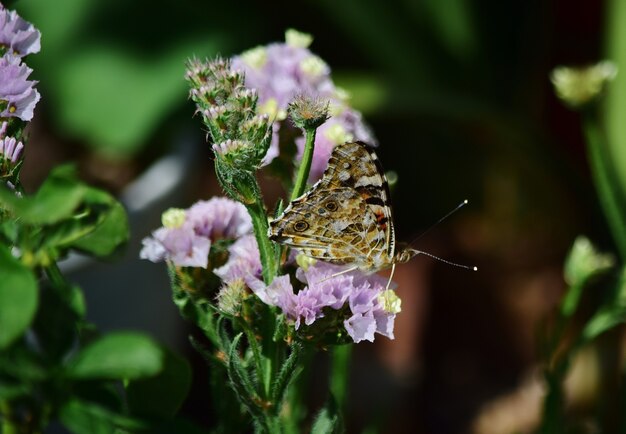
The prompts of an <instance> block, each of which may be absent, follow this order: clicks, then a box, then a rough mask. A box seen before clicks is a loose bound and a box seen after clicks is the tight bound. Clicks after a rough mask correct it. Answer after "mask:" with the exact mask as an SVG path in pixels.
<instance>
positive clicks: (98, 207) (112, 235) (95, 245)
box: [72, 188, 129, 257]
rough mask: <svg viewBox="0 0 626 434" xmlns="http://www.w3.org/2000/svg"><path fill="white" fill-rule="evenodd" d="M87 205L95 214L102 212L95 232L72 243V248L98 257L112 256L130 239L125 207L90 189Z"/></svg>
mask: <svg viewBox="0 0 626 434" xmlns="http://www.w3.org/2000/svg"><path fill="white" fill-rule="evenodd" d="M85 199H86V203H87V206H89V207H90V208H91V209H92V210H93V211H94V212H98V211H99V212H100V216H99V219H98V224H97V225H96V227H95V228H94V230H93V231H91V232H89V233H88V234H87V235H85V236H83V237H81V238H80V239H78V240H77V241H75V242H73V243H72V247H74V248H76V249H79V250H82V251H84V252H88V253H91V254H93V255H95V256H98V257H105V256H108V255H111V254H112V253H114V252H115V251H116V249H118V248H119V247H120V246H121V245H123V244H124V243H125V242H126V241H127V240H128V237H129V226H128V217H127V215H126V210H124V207H123V206H122V205H121V204H120V203H119V202H118V201H117V200H115V199H114V198H113V197H112V196H111V195H109V194H108V193H106V192H104V191H101V190H97V189H95V188H90V189H89V191H88V192H87V195H86V198H85Z"/></svg>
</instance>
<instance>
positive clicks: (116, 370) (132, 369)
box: [66, 332, 164, 380]
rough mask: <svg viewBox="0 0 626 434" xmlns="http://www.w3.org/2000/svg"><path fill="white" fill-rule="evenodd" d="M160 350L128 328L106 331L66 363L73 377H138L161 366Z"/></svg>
mask: <svg viewBox="0 0 626 434" xmlns="http://www.w3.org/2000/svg"><path fill="white" fill-rule="evenodd" d="M163 358H164V354H163V350H162V349H161V348H160V347H159V346H158V345H157V344H156V343H155V342H154V341H153V340H152V339H151V338H149V337H147V336H145V335H142V334H139V333H130V332H118V333H111V334H109V335H106V336H104V337H102V338H100V339H99V340H97V341H95V342H93V343H92V344H90V345H88V346H87V347H85V348H84V349H83V350H81V351H80V352H79V353H78V354H77V355H76V356H75V357H74V359H72V361H71V362H70V363H69V364H68V367H67V370H66V374H67V376H68V377H71V378H74V379H93V378H107V379H120V380H122V379H137V378H145V377H150V376H153V375H156V374H158V373H159V372H161V370H162V369H163Z"/></svg>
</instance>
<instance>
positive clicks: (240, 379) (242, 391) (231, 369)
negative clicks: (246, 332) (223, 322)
mask: <svg viewBox="0 0 626 434" xmlns="http://www.w3.org/2000/svg"><path fill="white" fill-rule="evenodd" d="M241 336H242V333H239V334H238V335H237V336H235V338H234V339H233V342H232V344H231V346H230V351H229V354H228V366H227V370H228V378H229V379H230V384H231V387H232V388H233V390H234V391H235V394H236V395H237V398H238V399H239V402H240V403H241V404H242V405H243V406H244V407H246V409H247V410H248V413H250V415H251V416H252V417H253V419H254V420H255V422H256V423H257V424H259V425H261V426H265V425H266V423H265V419H264V416H263V411H262V410H261V409H260V408H259V406H258V405H257V402H258V400H259V397H258V396H257V393H256V391H255V388H254V385H253V384H252V381H251V379H250V376H249V375H248V372H247V371H246V369H245V368H244V366H243V364H242V362H241V359H240V358H239V353H238V351H237V347H238V345H239V340H240V339H241Z"/></svg>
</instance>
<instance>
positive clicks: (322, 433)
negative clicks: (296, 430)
mask: <svg viewBox="0 0 626 434" xmlns="http://www.w3.org/2000/svg"><path fill="white" fill-rule="evenodd" d="M344 430H345V429H344V426H343V420H342V418H341V414H340V413H339V409H338V408H337V403H336V402H335V400H334V399H333V397H332V396H331V397H330V398H329V399H328V400H327V401H326V403H325V404H324V407H323V408H322V409H321V410H320V411H319V413H317V415H316V416H315V420H314V421H313V426H312V428H311V434H341V433H343V432H344Z"/></svg>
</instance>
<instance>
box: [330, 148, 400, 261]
mask: <svg viewBox="0 0 626 434" xmlns="http://www.w3.org/2000/svg"><path fill="white" fill-rule="evenodd" d="M319 183H320V185H321V186H322V187H324V188H337V187H344V188H352V189H354V190H355V191H356V192H357V193H358V194H359V195H360V196H361V197H362V198H363V200H364V201H365V203H366V204H367V205H368V206H369V209H370V210H371V211H372V212H373V213H374V215H375V216H376V221H377V222H378V226H379V230H381V231H383V232H384V233H385V245H386V246H387V253H386V255H387V257H388V258H389V259H390V260H391V259H393V257H394V254H395V248H396V237H395V230H394V227H393V218H392V215H391V194H390V192H389V184H388V183H387V177H386V176H385V171H384V169H383V166H382V164H381V162H380V160H379V159H378V156H377V155H376V153H375V152H374V150H373V149H372V148H371V147H369V146H367V145H366V144H365V143H363V142H348V143H344V144H341V145H338V146H336V147H335V149H333V152H332V154H331V156H330V159H329V161H328V167H327V169H326V171H325V172H324V176H323V177H322V179H321V180H320V182H319Z"/></svg>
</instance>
